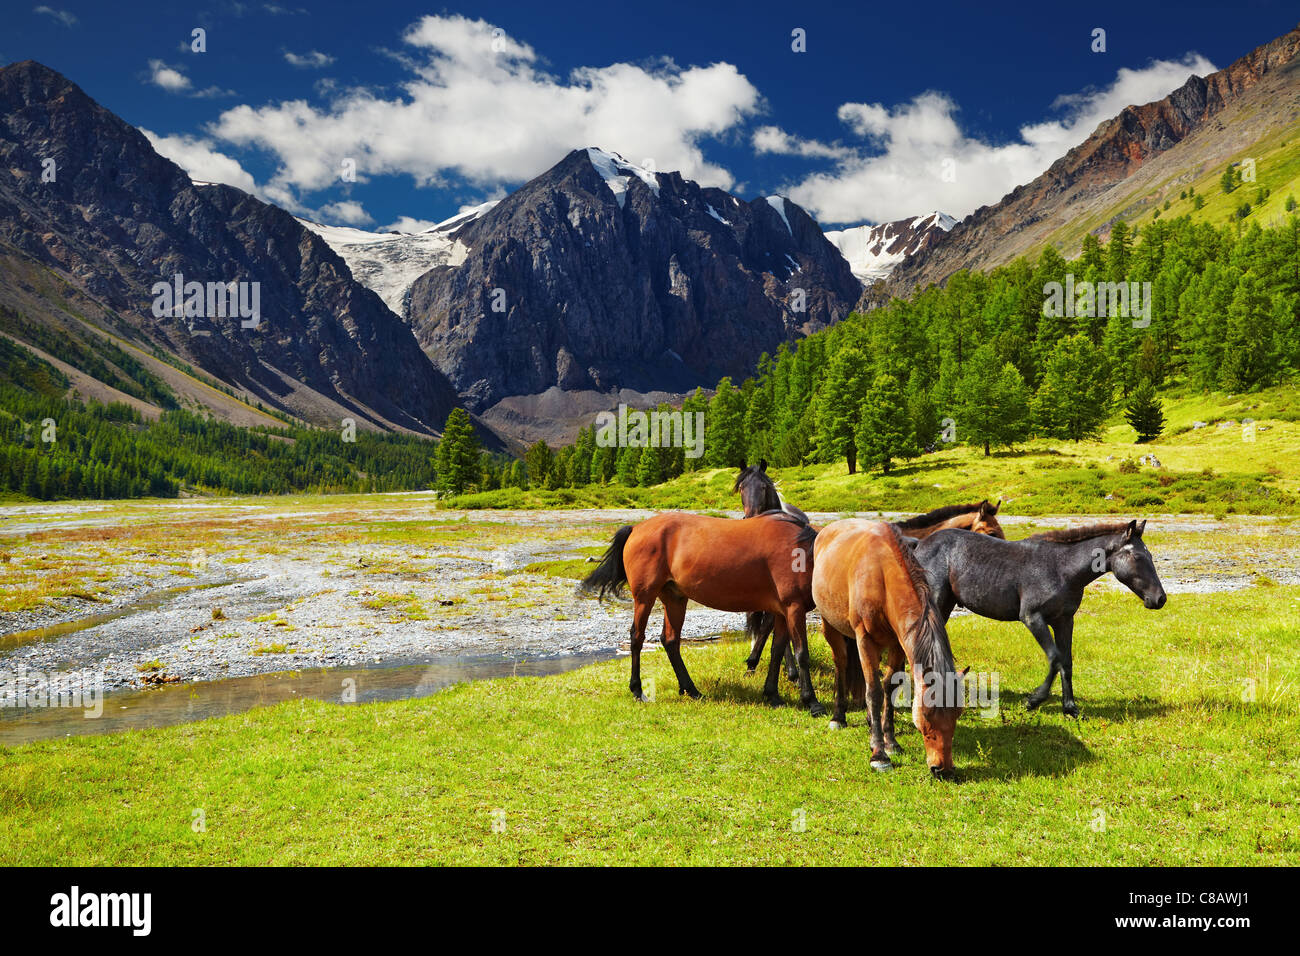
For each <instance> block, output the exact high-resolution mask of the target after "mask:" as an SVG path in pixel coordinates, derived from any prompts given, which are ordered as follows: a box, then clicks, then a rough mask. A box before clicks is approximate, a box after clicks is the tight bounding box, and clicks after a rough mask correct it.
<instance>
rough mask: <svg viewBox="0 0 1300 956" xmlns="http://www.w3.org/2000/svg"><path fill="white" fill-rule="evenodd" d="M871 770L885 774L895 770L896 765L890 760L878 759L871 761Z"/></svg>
mask: <svg viewBox="0 0 1300 956" xmlns="http://www.w3.org/2000/svg"><path fill="white" fill-rule="evenodd" d="M871 769H872V770H876V771H878V772H880V773H885V772H887V771H889V770H893V769H894V765H893V764H892V763H890V762H889V760H888V758H878V759H873V760H872V761H871Z"/></svg>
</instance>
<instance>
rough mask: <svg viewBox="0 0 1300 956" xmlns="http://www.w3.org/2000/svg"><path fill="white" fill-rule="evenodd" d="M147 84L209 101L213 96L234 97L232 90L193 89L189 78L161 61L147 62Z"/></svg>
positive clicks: (211, 87) (213, 87)
mask: <svg viewBox="0 0 1300 956" xmlns="http://www.w3.org/2000/svg"><path fill="white" fill-rule="evenodd" d="M149 82H150V83H152V84H153V85H154V86H157V87H159V88H161V89H164V90H166V91H167V92H168V93H183V94H184V95H186V96H192V97H195V98H196V99H211V98H212V97H214V96H234V95H235V91H234V90H223V89H222V88H221V87H219V86H209V87H206V88H204V89H201V90H196V89H194V84H193V83H191V82H190V78H189V77H188V76H186V75H185V74H184V73H182V72H181V71H180V70H179V69H177V68H176V67H174V66H168V65H167V64H166V63H164V62H163V61H162V60H150V61H149Z"/></svg>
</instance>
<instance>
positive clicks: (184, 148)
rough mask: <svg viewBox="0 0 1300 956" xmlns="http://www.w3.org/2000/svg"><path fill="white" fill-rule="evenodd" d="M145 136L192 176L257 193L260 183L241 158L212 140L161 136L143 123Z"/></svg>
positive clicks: (202, 180)
mask: <svg viewBox="0 0 1300 956" xmlns="http://www.w3.org/2000/svg"><path fill="white" fill-rule="evenodd" d="M140 132H142V133H144V135H145V139H147V140H149V144H150V145H151V146H153V148H154V150H155V151H157V152H158V154H159V155H161V156H166V157H167V158H168V159H170V160H171V161H172V162H173V163H175V164H176V165H177V166H179V167H181V169H183V170H185V171H186V172H187V173H189V176H190V179H197V180H199V181H200V182H205V183H225V184H226V185H227V186H235V187H237V188H239V189H242V190H244V192H247V193H257V192H258V189H257V183H256V182H254V181H253V177H252V175H251V174H250V173H248V172H247V171H246V170H245V169H244V167H242V166H240V165H239V162H238V161H237V160H234V159H231V158H230V157H229V156H226V155H225V154H224V153H220V152H218V151H217V150H216V149H215V148H214V147H213V143H212V141H211V140H207V139H202V138H200V137H196V136H185V135H175V136H159V135H158V134H157V133H155V132H153V131H152V130H147V129H144V128H143V127H141V129H140Z"/></svg>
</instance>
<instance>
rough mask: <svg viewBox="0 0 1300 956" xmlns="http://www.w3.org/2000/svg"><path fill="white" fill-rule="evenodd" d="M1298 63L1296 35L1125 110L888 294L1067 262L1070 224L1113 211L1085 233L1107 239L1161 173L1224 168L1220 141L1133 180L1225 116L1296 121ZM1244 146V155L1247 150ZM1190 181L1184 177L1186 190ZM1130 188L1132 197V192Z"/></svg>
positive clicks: (910, 266)
mask: <svg viewBox="0 0 1300 956" xmlns="http://www.w3.org/2000/svg"><path fill="white" fill-rule="evenodd" d="M1298 55H1300V26H1297V27H1296V28H1295V29H1293V30H1291V31H1289V32H1287V33H1285V34H1283V35H1282V36H1280V37H1277V38H1275V39H1273V40H1271V41H1269V42H1268V43H1265V44H1262V45H1260V46H1259V47H1256V48H1255V49H1254V50H1251V51H1250V52H1249V53H1246V54H1245V55H1244V56H1241V57H1239V58H1238V59H1237V60H1235V61H1233V63H1232V64H1230V65H1229V66H1227V67H1225V68H1224V69H1222V70H1218V71H1216V72H1214V73H1211V74H1209V75H1208V76H1205V77H1200V76H1191V77H1189V78H1188V80H1187V81H1186V82H1185V83H1184V84H1183V85H1182V86H1180V87H1179V88H1178V89H1176V90H1174V92H1172V93H1170V94H1169V95H1168V96H1166V97H1164V98H1163V99H1160V100H1155V101H1153V102H1150V103H1145V104H1140V105H1129V106H1126V107H1124V109H1122V110H1121V111H1120V112H1119V113H1118V114H1117V115H1116V116H1114V117H1112V118H1111V119H1109V120H1106V121H1105V122H1103V123H1101V124H1099V125H1098V127H1097V129H1096V130H1094V131H1093V133H1092V134H1091V135H1090V136H1089V137H1088V138H1087V139H1086V140H1085V141H1084V142H1083V143H1081V144H1079V145H1078V146H1076V147H1074V148H1073V149H1071V150H1069V151H1068V152H1067V153H1066V154H1065V155H1064V156H1063V157H1061V158H1060V159H1058V160H1057V161H1056V162H1054V163H1053V164H1052V165H1051V166H1050V167H1048V169H1047V170H1046V171H1045V172H1044V173H1042V174H1041V175H1040V176H1038V177H1036V178H1035V179H1033V180H1031V181H1030V182H1028V183H1024V184H1022V185H1020V186H1017V187H1016V188H1015V189H1013V190H1012V191H1011V192H1009V193H1008V194H1007V195H1006V196H1004V197H1003V198H1002V199H1001V200H999V201H998V202H997V203H994V204H992V205H988V206H981V207H980V208H979V209H977V210H975V212H973V213H972V214H971V215H969V216H967V217H966V218H965V219H963V220H962V221H961V222H959V223H958V224H957V225H956V226H954V227H953V229H952V230H951V231H950V232H949V233H948V235H947V237H946V238H945V239H944V241H943V242H941V243H937V244H935V245H934V246H933V247H931V248H929V249H925V250H921V251H920V252H919V254H917V255H915V256H912V257H909V258H908V259H906V260H905V261H904V262H902V263H901V264H900V265H899V266H898V267H897V268H896V269H895V270H894V271H893V272H892V273H891V274H890V276H889V277H888V279H887V280H886V287H887V290H888V291H889V292H890V293H891V294H893V295H899V296H904V297H905V296H907V295H910V294H911V293H912V292H914V291H915V290H917V289H920V288H924V287H925V286H927V285H929V284H931V283H936V282H943V281H946V279H947V278H948V277H949V276H950V275H952V274H953V273H954V272H956V271H958V270H960V269H969V268H977V267H978V268H984V269H987V268H992V267H994V266H997V265H1002V264H1004V263H1006V262H1009V261H1010V260H1011V259H1014V258H1015V257H1017V256H1019V255H1025V254H1031V253H1032V252H1034V251H1035V250H1037V249H1040V248H1042V247H1043V246H1044V245H1047V244H1049V242H1051V244H1056V245H1058V248H1059V249H1060V251H1062V252H1063V253H1065V254H1067V255H1068V254H1072V253H1073V252H1075V251H1077V248H1078V243H1079V242H1080V241H1081V238H1082V237H1081V236H1077V235H1074V234H1073V233H1071V234H1070V235H1069V241H1068V242H1067V241H1066V240H1065V238H1061V235H1060V234H1063V233H1068V232H1069V230H1068V227H1069V224H1070V222H1071V221H1072V220H1074V219H1077V218H1081V217H1087V216H1092V214H1094V213H1096V212H1098V211H1099V210H1106V209H1112V208H1113V210H1114V211H1113V213H1112V214H1111V215H1108V216H1107V217H1105V218H1103V219H1102V221H1101V222H1099V223H1097V224H1096V225H1095V226H1093V227H1092V228H1090V229H1089V230H1088V231H1092V232H1094V233H1095V234H1098V235H1103V236H1104V235H1106V234H1108V233H1109V227H1110V223H1111V222H1113V221H1114V219H1116V218H1123V209H1124V206H1125V204H1126V203H1127V204H1130V205H1131V204H1135V203H1138V204H1140V203H1141V200H1142V198H1143V197H1141V196H1140V195H1137V194H1136V193H1137V189H1134V188H1132V187H1134V186H1136V187H1139V188H1140V187H1144V186H1151V187H1155V186H1157V185H1158V184H1157V183H1155V179H1156V173H1167V174H1168V175H1170V176H1171V177H1174V178H1176V177H1177V176H1179V175H1180V173H1182V170H1180V169H1178V168H1176V161H1177V160H1180V159H1181V160H1183V162H1182V166H1183V169H1192V168H1195V169H1198V170H1199V171H1203V170H1204V169H1205V168H1206V167H1207V166H1208V165H1212V164H1214V163H1216V162H1225V161H1226V159H1227V157H1228V156H1230V155H1232V154H1233V153H1234V152H1236V150H1233V149H1230V148H1228V147H1229V146H1231V143H1230V142H1229V143H1225V142H1223V141H1222V138H1220V141H1219V142H1206V143H1200V142H1198V144H1197V145H1198V146H1200V147H1201V151H1202V153H1203V157H1192V156H1187V157H1180V156H1179V155H1177V154H1175V155H1174V156H1173V157H1172V158H1171V159H1167V160H1166V161H1165V162H1164V164H1163V166H1162V168H1158V169H1156V170H1153V171H1151V173H1150V174H1149V175H1148V176H1147V177H1145V178H1143V179H1141V180H1138V179H1135V177H1138V175H1139V174H1140V173H1141V172H1142V171H1143V168H1144V167H1147V166H1152V165H1153V164H1157V163H1160V162H1161V159H1162V157H1166V156H1168V155H1169V154H1171V153H1174V152H1175V151H1176V150H1177V149H1178V147H1179V146H1180V145H1182V144H1183V143H1185V142H1188V141H1189V140H1193V139H1195V138H1196V136H1197V134H1198V133H1200V132H1201V131H1203V130H1213V131H1215V132H1221V131H1222V130H1223V129H1226V128H1227V127H1226V126H1224V125H1222V124H1221V123H1220V126H1221V127H1222V128H1221V129H1214V127H1213V126H1212V124H1213V123H1214V122H1216V121H1218V120H1219V119H1220V117H1222V116H1223V115H1224V113H1225V111H1228V110H1231V109H1233V108H1234V107H1236V106H1238V105H1242V104H1247V103H1249V104H1250V105H1260V106H1267V105H1268V104H1266V103H1265V102H1264V101H1265V100H1267V99H1268V98H1269V97H1270V96H1275V97H1283V98H1286V99H1287V100H1288V102H1289V103H1290V104H1291V107H1290V108H1291V110H1292V113H1291V116H1292V117H1294V115H1295V112H1296V111H1295V106H1294V104H1295V103H1296V102H1297V90H1300V60H1298V59H1297V56H1298ZM1275 108H1277V109H1285V107H1282V108H1278V107H1275ZM1240 112H1243V113H1244V112H1245V110H1244V109H1242V110H1240ZM1246 119H1249V117H1246ZM1258 119H1259V118H1258V117H1256V120H1258ZM1290 121H1291V119H1290V118H1288V117H1287V116H1285V115H1283V114H1282V113H1281V112H1279V113H1278V119H1277V122H1276V123H1273V124H1272V125H1269V124H1267V123H1265V124H1263V126H1265V127H1267V129H1269V130H1271V129H1273V128H1275V127H1276V126H1277V124H1278V123H1283V122H1290ZM1259 135H1260V136H1262V135H1263V132H1261V133H1260V134H1259ZM1256 139H1258V136H1257V137H1256ZM1242 145H1243V147H1246V148H1248V146H1249V142H1247V143H1244V144H1242ZM1190 178H1191V177H1190V175H1184V176H1183V182H1187V181H1190ZM1126 184H1128V186H1129V187H1130V188H1128V189H1126V188H1125V185H1126ZM1161 198H1163V196H1162V197H1161ZM1144 208H1145V207H1144ZM1094 218H1095V216H1094ZM1053 239H1056V240H1057V241H1056V242H1052V240H1053ZM977 263H978V264H979V265H978V266H977V265H976V264H977Z"/></svg>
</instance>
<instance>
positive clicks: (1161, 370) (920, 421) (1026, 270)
mask: <svg viewBox="0 0 1300 956" xmlns="http://www.w3.org/2000/svg"><path fill="white" fill-rule="evenodd" d="M1067 276H1072V277H1073V278H1072V284H1073V285H1075V286H1076V287H1077V286H1078V285H1079V284H1080V283H1084V282H1089V283H1094V284H1095V283H1104V282H1116V283H1118V282H1123V283H1139V284H1141V283H1150V293H1151V310H1150V317H1149V322H1147V323H1146V324H1143V322H1144V320H1142V319H1134V318H1133V317H1132V316H1131V315H1128V314H1123V315H1121V314H1117V313H1116V314H1106V311H1105V310H1093V311H1097V312H1099V313H1100V314H1098V315H1087V314H1080V315H1074V316H1070V315H1060V316H1057V315H1055V314H1054V312H1055V311H1057V310H1052V309H1045V308H1044V303H1045V298H1046V295H1045V290H1046V289H1047V288H1048V287H1049V286H1050V284H1051V283H1062V284H1063V285H1064V284H1065V283H1066V281H1067ZM1069 311H1082V312H1087V311H1089V310H1087V309H1083V310H1069ZM1135 322H1136V323H1137V326H1136V327H1135ZM1297 369H1300V218H1297V217H1295V216H1291V217H1290V218H1289V220H1288V221H1287V222H1285V223H1283V224H1282V225H1280V226H1277V227H1276V228H1269V229H1264V228H1261V227H1260V226H1259V225H1258V224H1255V223H1251V224H1248V225H1243V224H1240V223H1238V224H1234V225H1229V226H1221V227H1219V226H1214V225H1211V224H1209V223H1204V222H1200V223H1194V222H1192V221H1191V220H1190V219H1189V218H1187V217H1182V218H1177V219H1172V220H1170V219H1164V220H1162V219H1155V220H1154V221H1152V222H1150V223H1148V224H1147V225H1145V226H1143V227H1142V228H1141V230H1140V231H1133V230H1130V228H1129V227H1128V226H1127V225H1126V224H1125V223H1124V222H1122V221H1121V222H1117V223H1116V224H1115V226H1114V228H1113V230H1112V232H1111V235H1110V237H1109V241H1107V242H1104V243H1103V242H1101V241H1099V240H1098V239H1097V237H1095V236H1093V235H1088V236H1087V237H1086V238H1085V240H1084V243H1083V247H1082V249H1081V251H1080V254H1079V256H1078V257H1077V258H1075V259H1073V260H1066V259H1065V258H1063V257H1062V256H1061V255H1060V253H1059V252H1057V251H1056V250H1055V249H1052V248H1048V249H1046V250H1044V251H1043V252H1042V253H1041V254H1040V255H1039V256H1038V257H1037V258H1036V259H1033V260H1028V259H1019V260H1016V261H1014V262H1012V263H1010V264H1009V265H1006V266H1003V267H1000V268H997V269H994V270H992V271H991V272H989V273H972V272H959V273H957V274H955V275H953V276H952V277H951V278H950V279H949V280H948V282H947V283H946V285H945V286H944V287H942V288H940V287H937V286H932V287H930V288H928V289H926V290H925V291H923V292H921V293H919V294H918V295H917V296H916V297H915V298H913V299H912V300H910V301H903V300H899V299H894V300H892V301H890V302H888V303H887V304H884V305H882V306H881V307H879V308H876V309H872V310H870V311H867V312H860V313H854V314H853V315H851V316H849V317H848V318H847V319H845V320H844V321H843V322H840V323H839V324H838V325H835V326H833V327H831V328H829V329H827V330H825V331H823V332H819V333H817V334H815V335H812V336H809V337H808V338H806V339H804V340H802V341H801V342H799V343H798V345H797V347H793V348H790V347H785V346H783V347H782V348H781V349H780V350H779V351H778V352H777V354H776V355H775V356H769V355H764V356H763V357H762V358H761V360H760V361H759V363H758V371H757V374H756V375H755V376H753V377H752V378H748V379H746V380H745V381H744V382H743V383H741V384H739V385H737V384H735V383H733V382H732V381H731V380H730V379H725V378H724V379H722V380H721V381H720V382H719V383H718V385H717V388H716V390H715V392H714V394H713V395H712V396H711V397H706V396H705V394H704V393H703V392H702V391H697V392H696V393H695V394H694V395H692V396H690V397H689V398H688V399H687V400H686V402H685V404H684V409H685V410H686V411H704V412H705V413H706V416H707V418H706V421H707V439H706V441H705V452H704V455H703V456H702V457H700V458H697V459H693V460H692V459H688V458H686V457H685V456H684V454H683V450H682V449H681V448H653V447H649V448H638V447H624V448H602V447H599V446H598V444H597V442H596V429H595V428H594V427H591V428H587V429H584V430H583V431H582V433H580V434H579V436H578V439H577V441H576V442H575V444H574V445H572V446H569V447H566V448H563V449H560V450H559V451H557V452H552V451H551V450H550V449H542V448H538V447H536V446H535V447H534V448H533V449H531V450H530V451H529V454H528V456H526V458H525V460H524V462H523V463H522V465H516V466H515V467H513V468H512V469H511V471H510V472H509V473H507V475H506V477H505V483H506V484H518V485H521V486H523V485H525V484H533V485H536V484H539V483H544V484H545V486H546V487H552V488H555V487H563V486H568V485H583V484H586V483H588V482H593V481H610V480H617V481H619V482H621V483H623V484H627V485H650V484H656V483H659V482H661V481H664V480H667V479H670V478H673V477H676V476H677V475H679V474H681V473H682V472H683V471H684V470H686V469H694V468H702V467H728V468H729V467H735V466H737V465H739V464H740V463H741V462H745V461H748V462H753V461H756V460H757V459H759V458H766V459H767V460H768V461H769V462H771V463H772V464H774V465H777V466H791V465H797V464H801V463H817V462H820V463H826V462H835V461H840V462H845V463H846V464H847V467H848V469H849V471H850V472H852V471H855V470H858V469H864V470H865V469H877V470H880V471H884V472H887V471H888V470H889V469H890V468H891V467H892V466H893V465H894V464H895V463H896V462H899V461H902V460H907V459H910V458H915V457H917V456H919V455H922V454H924V453H925V452H926V450H928V449H934V448H935V447H937V446H939V445H940V444H941V443H943V442H946V441H956V442H961V443H966V444H970V445H973V446H976V447H979V448H981V449H983V450H984V451H985V452H986V453H987V452H989V451H991V450H992V449H994V448H998V447H1010V446H1012V445H1014V444H1015V443H1016V442H1019V441H1023V440H1026V439H1028V438H1031V437H1049V438H1060V439H1067V440H1069V439H1073V440H1080V439H1085V438H1089V437H1092V436H1094V435H1096V434H1097V433H1098V432H1099V430H1100V429H1101V426H1102V425H1103V423H1104V422H1106V421H1107V420H1108V419H1109V418H1110V417H1111V415H1112V414H1113V413H1114V412H1117V411H1118V412H1126V410H1128V409H1130V408H1135V409H1137V414H1138V415H1140V416H1141V418H1142V421H1143V423H1144V433H1143V434H1142V435H1141V437H1142V438H1143V439H1144V440H1149V439H1150V438H1153V437H1155V435H1154V434H1152V433H1151V432H1150V430H1149V429H1147V428H1145V423H1147V422H1149V421H1151V420H1152V419H1153V417H1154V415H1155V414H1157V412H1158V410H1155V411H1153V409H1152V408H1151V407H1150V403H1151V393H1152V392H1153V391H1158V390H1160V389H1161V388H1164V387H1167V386H1169V385H1171V384H1173V383H1180V384H1183V385H1185V386H1187V387H1190V388H1192V389H1194V390H1198V391H1212V390H1219V389H1222V390H1227V391H1230V392H1248V391H1252V390H1255V389H1259V388H1263V387H1266V386H1270V385H1276V384H1279V383H1281V382H1284V381H1288V380H1289V379H1290V378H1291V377H1292V376H1293V375H1294V374H1295V372H1296V371H1297ZM1144 385H1148V386H1150V388H1149V389H1144V388H1143V386H1144ZM1135 403H1137V404H1135ZM1155 434H1158V431H1157V432H1156V433H1155Z"/></svg>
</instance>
